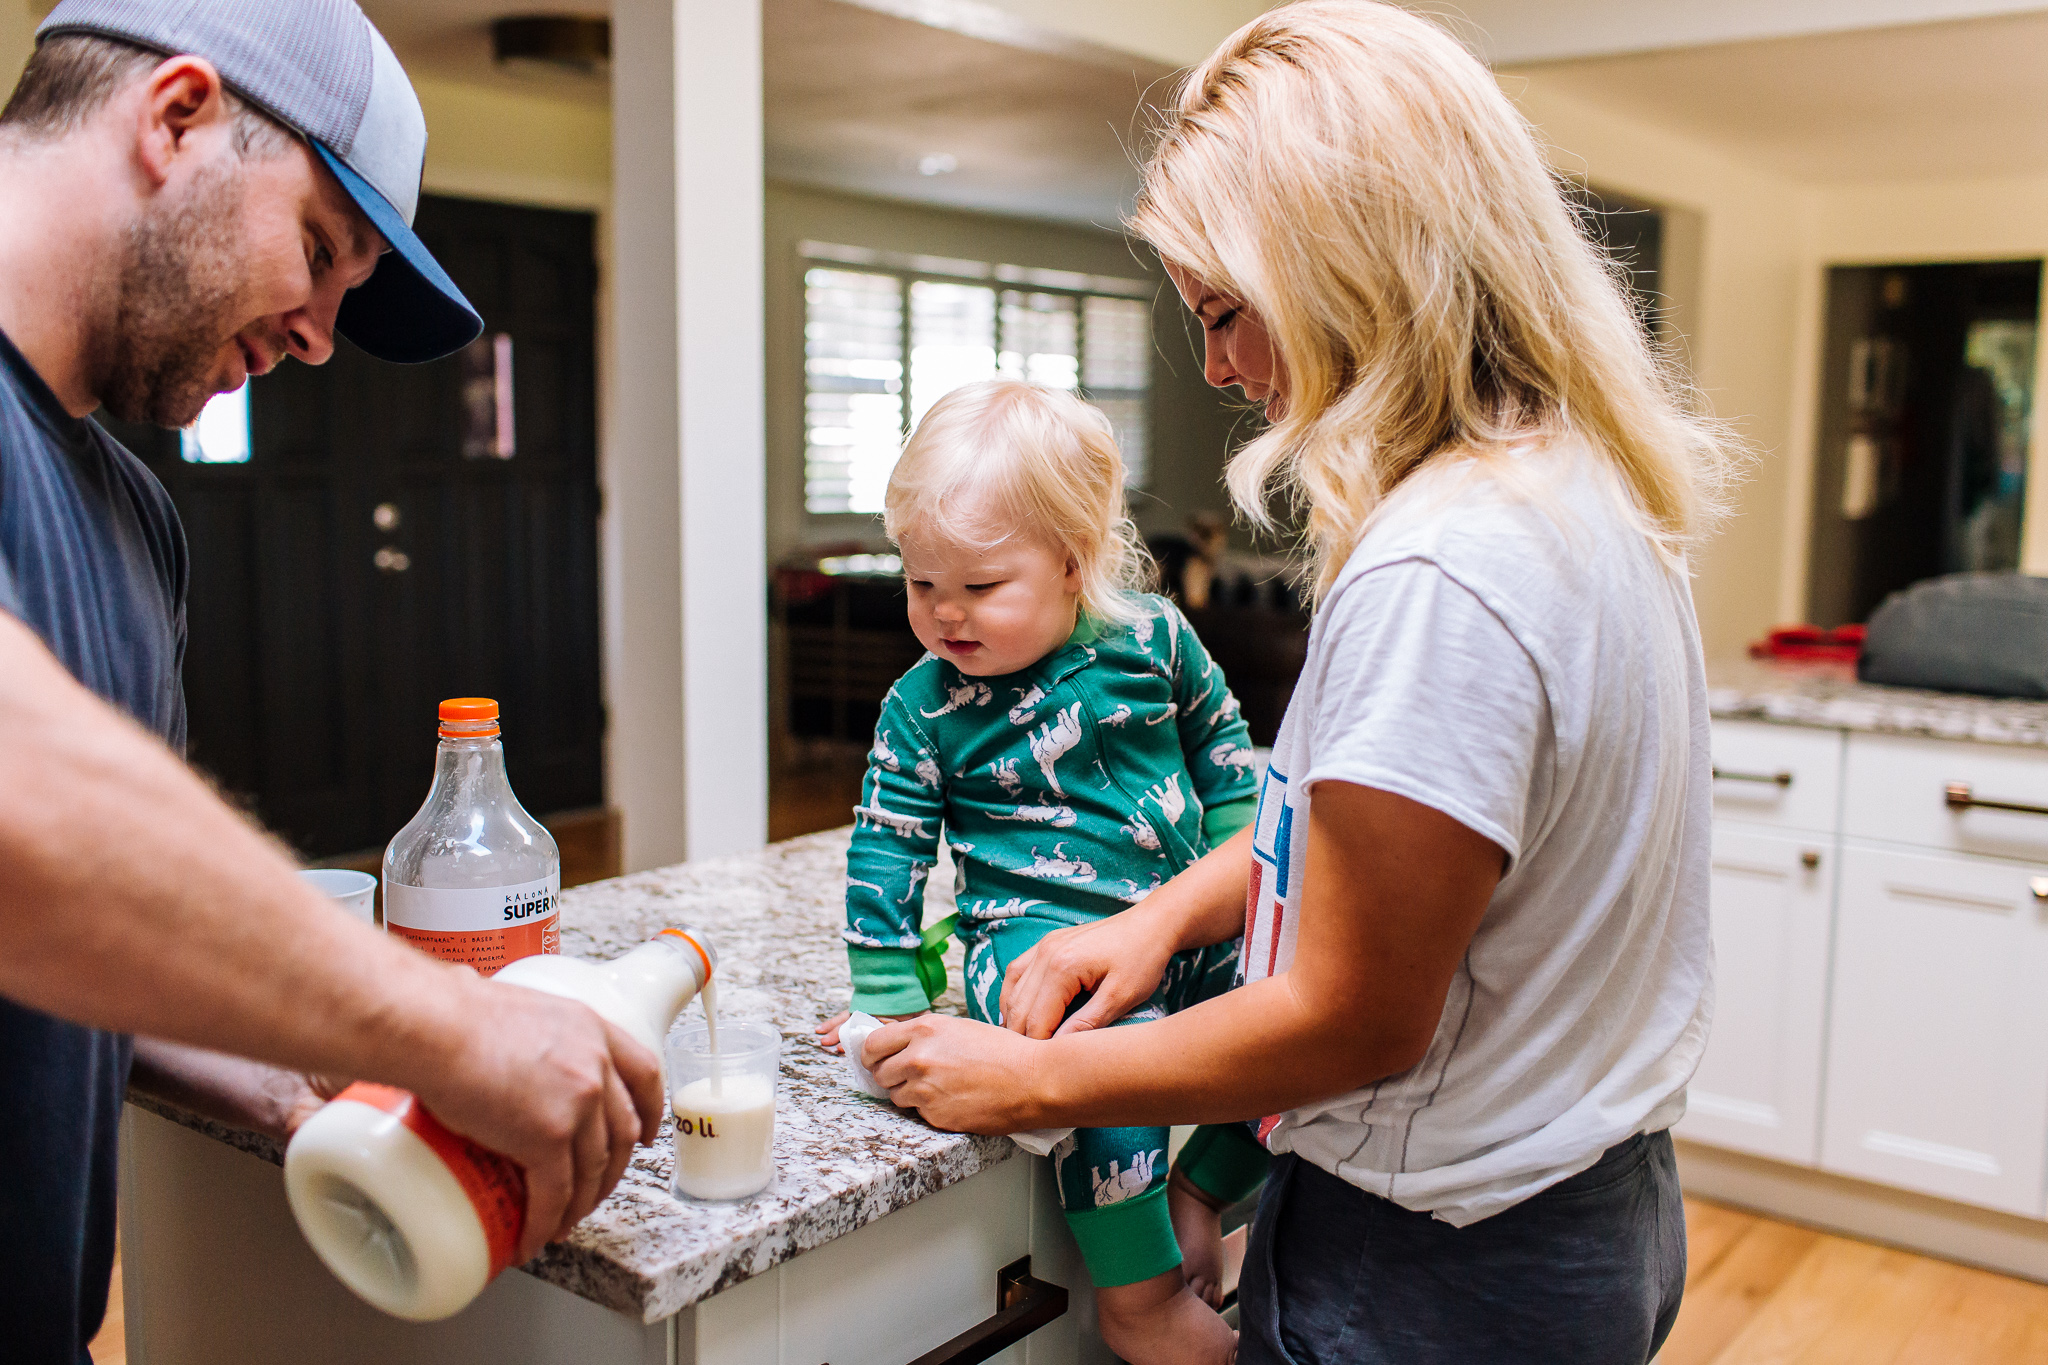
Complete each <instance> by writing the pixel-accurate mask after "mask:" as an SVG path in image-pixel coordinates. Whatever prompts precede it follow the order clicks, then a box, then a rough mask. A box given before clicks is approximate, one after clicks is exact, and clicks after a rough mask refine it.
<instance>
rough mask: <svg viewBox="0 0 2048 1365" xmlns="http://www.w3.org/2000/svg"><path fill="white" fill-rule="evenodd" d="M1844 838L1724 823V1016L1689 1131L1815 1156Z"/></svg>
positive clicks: (1720, 910) (1745, 1146)
mask: <svg viewBox="0 0 2048 1365" xmlns="http://www.w3.org/2000/svg"><path fill="white" fill-rule="evenodd" d="M1835 862H1836V856H1835V851H1834V841H1833V839H1832V838H1828V837H1826V836H1821V837H1816V838H1805V839H1802V838H1797V837H1789V836H1783V835H1776V834H1754V833H1749V832H1747V831H1733V830H1730V829H1728V828H1726V827H1725V826H1721V825H1716V826H1715V829H1714V860H1713V881H1712V893H1711V895H1712V905H1713V916H1714V1024H1713V1031H1712V1033H1711V1034H1709V1035H1708V1039H1707V1052H1706V1056H1705V1057H1704V1058H1703V1059H1702V1060H1701V1062H1700V1069H1699V1071H1698V1072H1697V1073H1696V1074H1695V1075H1694V1077H1693V1081H1692V1085H1691V1087H1690V1090H1689V1092H1688V1105H1687V1113H1686V1117H1685V1121H1684V1122H1683V1123H1682V1124H1680V1126H1679V1129H1678V1132H1679V1135H1680V1136H1681V1137H1687V1138H1691V1139H1693V1140H1695V1141H1698V1142H1711V1143H1713V1144H1715V1145H1716V1146H1720V1147H1733V1148H1735V1149H1737V1150H1738V1151H1744V1152H1753V1153H1755V1154H1756V1155H1758V1156H1767V1157H1774V1158H1776V1159H1778V1160H1780V1161H1795V1162H1798V1163H1800V1164H1802V1165H1808V1166H1810V1165H1812V1164H1813V1163H1814V1161H1815V1160H1816V1159H1817V1157H1818V1155H1819V1152H1818V1143H1819V1136H1820V1134H1819V1120H1820V1076H1821V1040H1822V1036H1823V1032H1822V1030H1823V1025H1824V1020H1825V1015H1826V1010H1827V974H1828V915H1829V908H1830V905H1831V902H1832V899H1833V898H1832V896H1831V894H1830V892H1831V889H1832V887H1833V885H1834V881H1835Z"/></svg>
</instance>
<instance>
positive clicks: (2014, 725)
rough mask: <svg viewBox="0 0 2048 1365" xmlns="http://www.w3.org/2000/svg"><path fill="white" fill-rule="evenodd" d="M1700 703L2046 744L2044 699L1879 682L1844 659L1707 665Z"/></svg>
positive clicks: (1780, 718) (1725, 711) (1796, 720)
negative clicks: (1859, 675)
mask: <svg viewBox="0 0 2048 1365" xmlns="http://www.w3.org/2000/svg"><path fill="white" fill-rule="evenodd" d="M1707 707H1708V709H1709V710H1710V711H1712V712H1713V714H1714V715H1715V716H1716V717H1717V718H1719V719H1723V720H1764V721H1774V722H1776V723H1778V724H1781V725H1810V726H1817V727H1821V728H1824V729H1831V730H1864V731H1869V732H1872V733H1876V734H1888V735H1922V736H1925V737H1927V738H1930V739H1961V740H1971V741H1974V742H1976V743H1979V744H2017V745H2025V746H2029V747H2033V748H2044V749H2048V701H2011V700H2007V699H2002V698H1998V697H1972V696H1968V695H1965V694H1963V693H1959V692H1922V691H1919V690H1917V689H1914V688H1910V687H1879V686H1876V685H1875V684H1872V683H1860V682H1858V681H1856V669H1855V666H1854V665H1852V664H1831V663H1770V662H1764V661H1760V660H1753V659H1743V660H1737V661H1730V662H1727V663H1722V664H1718V665H1715V666H1713V667H1710V668H1709V669H1708V670H1707Z"/></svg>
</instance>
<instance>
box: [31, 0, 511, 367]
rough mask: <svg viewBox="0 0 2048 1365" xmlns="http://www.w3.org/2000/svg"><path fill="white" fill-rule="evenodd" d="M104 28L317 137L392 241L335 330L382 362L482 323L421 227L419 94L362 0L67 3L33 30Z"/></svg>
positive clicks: (422, 350)
mask: <svg viewBox="0 0 2048 1365" xmlns="http://www.w3.org/2000/svg"><path fill="white" fill-rule="evenodd" d="M62 33H87V34H97V35H98V36H100V37H103V38H114V39H118V40H120V41H122V42H127V43H134V44H136V45H137V46H139V47H146V48H150V49H153V50H155V51H157V52H162V53H164V54H165V55H166V56H178V55H181V54H185V53H190V54H191V55H193V56H195V57H204V58H206V60H207V61H209V62H212V63H213V66H214V69H215V70H217V71H219V72H220V76H221V79H222V80H223V81H225V82H227V84H228V85H229V86H230V87H231V88H232V89H233V90H234V91H235V93H236V94H238V95H240V96H242V97H243V98H244V99H246V100H248V101H249V102H251V103H252V104H254V105H256V106H257V107H258V108H260V109H262V110H263V111H264V112H266V113H268V114H270V115H271V116H272V117H273V118H276V119H277V120H279V121H280V122H282V123H284V124H285V125H286V126H287V127H289V128H291V129H293V130H294V131H296V132H298V133H299V134H300V135H302V136H303V137H305V139H306V140H307V141H308V142H310V143H311V144H312V145H313V150H314V151H315V152H317V153H318V154H319V156H320V159H321V160H322V161H324V162H325V163H326V165H327V168H328V169H329V170H330V171H332V172H334V176H335V178H336V179H337V180H339V181H340V182H341V185H342V188H343V189H345V190H347V191H348V193H349V196H350V197H351V198H352V199H354V200H355V201H356V203H357V205H358V206H360V207H361V209H362V210H363V213H364V214H365V215H367V216H368V218H369V220H370V221H371V222H372V223H374V224H375V225H376V227H377V230H378V231H379V232H381V233H383V234H384V240H385V241H387V242H389V243H391V250H390V251H389V252H387V253H386V254H385V255H384V257H383V258H382V259H381V260H380V261H379V262H378V263H377V269H376V272H375V273H374V274H372V275H371V276H370V278H369V279H368V280H367V281H365V282H364V283H363V284H362V285H360V286H359V287H357V288H355V289H352V290H350V291H349V292H348V294H347V296H346V297H345V298H344V299H343V300H342V304H341V313H340V315H339V316H338V317H337V318H336V319H335V327H336V330H338V331H339V332H340V333H341V334H342V335H343V336H345V337H347V338H348V339H349V340H350V341H353V342H354V343H355V344H356V345H358V346H360V347H362V349H363V350H365V351H368V352H369V353H370V354H371V355H374V356H377V357H378V358H380V359H383V360H395V361H401V362H414V361H422V360H435V359H438V358H439V357H441V356H444V355H447V354H448V353H449V352H451V351H457V350H460V349H462V347H464V346H466V345H468V344H469V343H470V342H472V341H474V340H475V339H476V337H477V334H478V333H480V332H482V331H483V326H484V324H483V319H482V318H480V317H478V316H477V312H476V309H474V308H472V307H470V304H469V300H468V299H466V298H464V297H463V296H462V291H461V290H460V289H457V288H456V287H455V281H453V280H451V279H449V278H448V273H447V272H446V271H444V270H442V269H441V267H440V265H439V264H438V263H437V262H436V261H435V260H434V258H433V256H432V254H430V253H429V252H428V251H427V248H426V246H425V245H424V244H423V243H422V242H421V241H420V239H419V238H418V237H417V236H415V235H414V234H413V230H412V221H413V215H414V214H415V213H416V212H417V211H418V209H419V202H420V178H421V176H422V175H423V174H424V173H425V171H426V163H427V119H426V115H425V114H423V113H422V112H421V111H420V101H419V96H418V95H416V94H414V93H413V88H412V82H411V81H410V80H408V79H406V75H405V70H404V68H403V67H401V66H399V64H398V58H397V57H396V56H394V55H393V54H392V51H391V45H390V44H389V43H386V42H385V41H384V35H383V34H381V33H379V32H377V30H376V27H375V26H374V25H372V24H371V23H370V21H369V19H368V18H366V17H365V16H364V14H363V12H362V11H361V10H360V9H357V8H356V6H355V3H354V0H63V3H62V4H60V5H58V6H57V8H55V9H54V10H51V11H50V16H49V17H48V18H47V19H45V20H43V22H42V24H41V26H39V27H38V28H37V29H36V40H37V41H38V42H40V41H42V40H43V39H44V38H49V37H54V36H55V35H57V34H62Z"/></svg>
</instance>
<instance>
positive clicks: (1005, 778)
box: [988, 758, 1024, 796]
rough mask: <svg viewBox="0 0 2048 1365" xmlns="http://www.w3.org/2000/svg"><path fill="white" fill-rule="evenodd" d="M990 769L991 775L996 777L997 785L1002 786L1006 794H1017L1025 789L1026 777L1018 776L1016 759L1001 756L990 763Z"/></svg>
mask: <svg viewBox="0 0 2048 1365" xmlns="http://www.w3.org/2000/svg"><path fill="white" fill-rule="evenodd" d="M988 770H989V774H990V776H992V777H994V778H995V780H996V785H997V786H998V787H1001V788H1002V789H1003V791H1004V792H1005V793H1006V794H1008V795H1010V796H1015V795H1017V793H1019V792H1021V791H1023V790H1024V779H1023V778H1021V777H1019V776H1017V760H1016V759H1014V758H999V759H997V760H996V761H995V762H993V763H991V764H989V765H988Z"/></svg>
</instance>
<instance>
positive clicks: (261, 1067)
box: [128, 1038, 319, 1138]
mask: <svg viewBox="0 0 2048 1365" xmlns="http://www.w3.org/2000/svg"><path fill="white" fill-rule="evenodd" d="M128 1088H129V1090H130V1091H141V1092H142V1093H143V1094H145V1095H153V1096H155V1097H156V1098H157V1099H160V1100H166V1101H168V1102H170V1103H172V1104H175V1105H178V1106H180V1107H181V1108H185V1109H189V1110H191V1111H192V1112H194V1113H196V1114H204V1115H205V1116H206V1117H208V1118H211V1119H218V1120H220V1121H221V1122H222V1123H227V1124H232V1125H233V1126H235V1127H237V1128H253V1129H255V1130H256V1131H257V1132H259V1133H268V1134H270V1135H271V1136H272V1137H278V1138H283V1137H289V1136H290V1135H291V1133H292V1130H293V1129H294V1128H295V1127H296V1126H297V1124H298V1122H299V1121H300V1120H302V1119H303V1118H304V1117H305V1116H306V1115H307V1114H309V1113H311V1112H312V1109H313V1108H314V1107H315V1106H317V1104H318V1103H319V1097H318V1096H317V1095H315V1094H314V1092H313V1090H312V1087H311V1086H310V1084H309V1083H308V1082H307V1079H306V1077H305V1076H304V1075H303V1074H301V1073H299V1072H296V1071H290V1070H287V1069H285V1068H283V1067H277V1066H272V1065H271V1064H270V1063H268V1062H254V1061H250V1060H249V1059H248V1058H246V1057H231V1056H229V1055H228V1054H227V1053H225V1052H212V1051H209V1050H207V1049H206V1048H199V1047H188V1046H186V1045H185V1044H183V1043H167V1042H165V1041H164V1040H163V1039H161V1038H137V1039H136V1040H135V1065H134V1068H133V1069H132V1070H131V1071H130V1072H129V1075H128Z"/></svg>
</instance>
